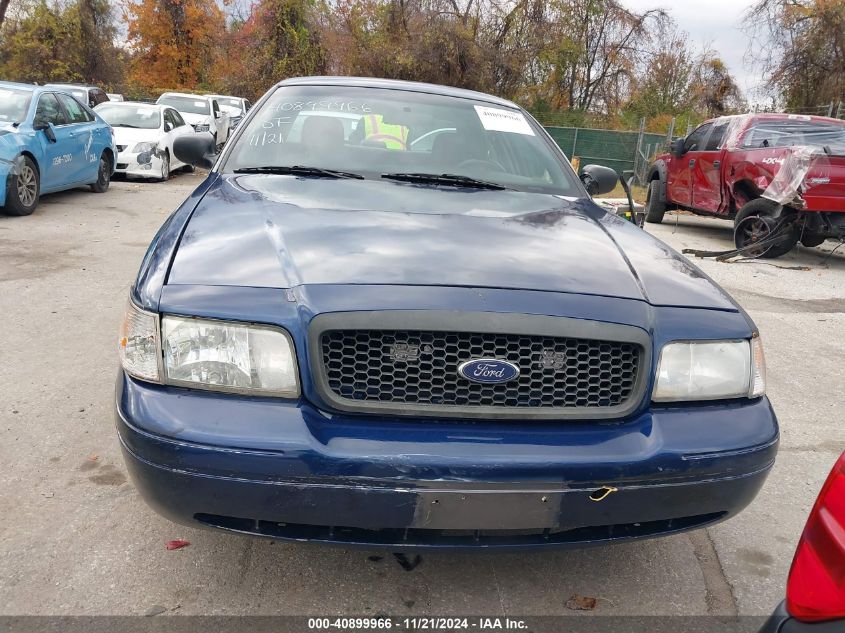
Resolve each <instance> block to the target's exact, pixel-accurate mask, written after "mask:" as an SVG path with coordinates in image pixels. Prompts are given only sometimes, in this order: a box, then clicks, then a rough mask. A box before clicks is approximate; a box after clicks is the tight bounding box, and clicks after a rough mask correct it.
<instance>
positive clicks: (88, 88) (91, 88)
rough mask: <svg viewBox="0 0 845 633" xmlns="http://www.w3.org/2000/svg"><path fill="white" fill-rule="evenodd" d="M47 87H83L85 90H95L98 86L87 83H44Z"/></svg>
mask: <svg viewBox="0 0 845 633" xmlns="http://www.w3.org/2000/svg"><path fill="white" fill-rule="evenodd" d="M44 87H45V88H81V89H83V90H94V89H97V90H99V88H97V86H89V85H87V84H44Z"/></svg>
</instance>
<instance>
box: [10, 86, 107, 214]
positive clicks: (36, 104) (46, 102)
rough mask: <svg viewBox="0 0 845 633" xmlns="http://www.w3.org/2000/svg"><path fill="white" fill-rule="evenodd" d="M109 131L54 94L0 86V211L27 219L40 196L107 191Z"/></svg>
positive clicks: (32, 88)
mask: <svg viewBox="0 0 845 633" xmlns="http://www.w3.org/2000/svg"><path fill="white" fill-rule="evenodd" d="M114 157H115V147H114V138H113V136H112V130H111V127H109V125H108V123H106V122H105V121H103V120H102V119H101V118H100V117H99V116H97V115H96V114H95V113H94V112H93V111H92V110H91V109H89V108H88V106H85V105H83V104H82V103H80V102H79V101H77V100H76V99H75V98H74V97H73V96H72V95H70V94H69V93H65V92H61V91H60V90H58V89H50V88H43V87H39V86H30V85H27V84H16V83H9V82H5V81H0V182H2V183H3V186H2V187H0V210H2V211H4V212H5V213H6V214H8V215H29V214H30V213H32V212H33V211H35V207H37V206H38V199H39V197H40V196H41V194H44V193H52V192H54V191H62V190H64V189H72V188H74V187H79V186H82V185H90V186H91V189H92V190H93V191H95V192H97V193H103V192H104V191H107V190H108V188H109V182H110V181H111V176H112V173H113V172H114Z"/></svg>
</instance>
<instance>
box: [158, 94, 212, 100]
mask: <svg viewBox="0 0 845 633" xmlns="http://www.w3.org/2000/svg"><path fill="white" fill-rule="evenodd" d="M161 97H190V98H191V99H206V98H208V95H198V94H193V93H191V92H164V93H162V94H161ZM161 97H159V99H161Z"/></svg>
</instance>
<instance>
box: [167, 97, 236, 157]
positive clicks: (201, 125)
mask: <svg viewBox="0 0 845 633" xmlns="http://www.w3.org/2000/svg"><path fill="white" fill-rule="evenodd" d="M156 103H158V104H160V105H167V106H170V107H171V108H174V109H176V110H177V111H178V112H179V114H181V115H182V118H183V119H185V121H187V122H188V124H189V125H191V126H193V128H194V129H195V130H196V131H197V132H211V134H212V136H214V144H215V146H217V147H220V146H222V145H223V143H225V142H226V140H227V139H228V138H229V114H228V113H227V112H225V111H224V110H222V109H221V108H220V104H219V103H218V102H217V99H213V98H210V97H206V96H205V95H192V94H187V93H184V92H165V93H164V94H163V95H161V96H160V97H159V98H158V101H156Z"/></svg>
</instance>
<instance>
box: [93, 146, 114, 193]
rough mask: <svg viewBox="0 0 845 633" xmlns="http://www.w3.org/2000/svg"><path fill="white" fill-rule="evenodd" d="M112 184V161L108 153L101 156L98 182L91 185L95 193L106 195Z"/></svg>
mask: <svg viewBox="0 0 845 633" xmlns="http://www.w3.org/2000/svg"><path fill="white" fill-rule="evenodd" d="M110 184H111V159H110V158H109V155H108V154H107V153H106V152H103V154H102V155H101V156H100V164H99V166H98V167H97V180H96V181H95V182H94V183H93V184H92V185H91V191H93V192H94V193H105V192H106V191H108V190H109V185H110Z"/></svg>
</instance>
